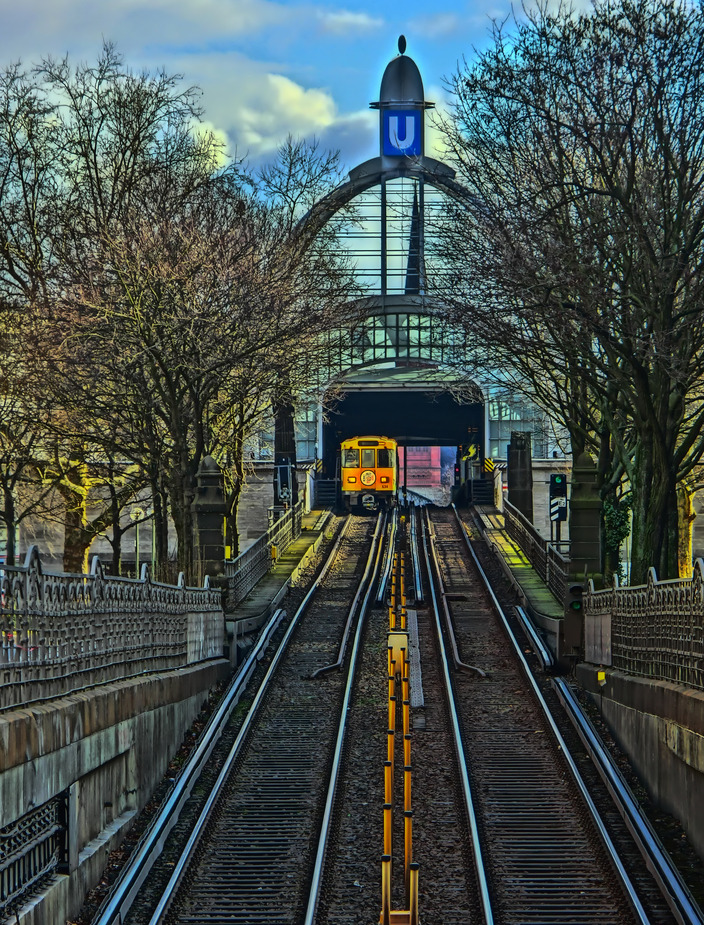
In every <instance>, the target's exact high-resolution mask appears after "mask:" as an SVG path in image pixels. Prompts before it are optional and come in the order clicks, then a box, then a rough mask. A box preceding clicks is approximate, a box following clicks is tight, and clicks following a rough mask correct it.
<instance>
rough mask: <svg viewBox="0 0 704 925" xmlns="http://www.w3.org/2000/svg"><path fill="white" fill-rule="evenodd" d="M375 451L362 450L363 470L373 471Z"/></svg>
mask: <svg viewBox="0 0 704 925" xmlns="http://www.w3.org/2000/svg"><path fill="white" fill-rule="evenodd" d="M375 452H376V451H375V450H367V449H364V450H362V469H373V468H374V453H375Z"/></svg>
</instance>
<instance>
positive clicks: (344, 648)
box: [311, 514, 386, 678]
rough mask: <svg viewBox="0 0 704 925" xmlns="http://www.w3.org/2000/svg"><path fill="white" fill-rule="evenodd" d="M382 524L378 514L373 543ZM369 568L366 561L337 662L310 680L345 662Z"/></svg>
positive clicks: (314, 674) (383, 519)
mask: <svg viewBox="0 0 704 925" xmlns="http://www.w3.org/2000/svg"><path fill="white" fill-rule="evenodd" d="M382 523H383V524H386V517H382V516H381V514H379V515H378V517H377V521H376V528H375V531H374V539H373V542H374V543H375V542H377V533H378V531H379V525H380V524H382ZM370 555H371V553H370ZM369 567H370V560H367V565H366V567H365V570H364V575H363V576H362V579H361V581H360V582H359V586H358V587H357V591H356V593H355V596H354V599H353V601H352V603H351V604H350V609H349V611H348V613H347V622H346V623H345V628H344V630H343V631H342V640H341V642H340V648H339V650H338V653H337V661H335V662H333V663H332V664H330V665H323V667H322V668H318V669H316V670H315V671H314V672H313V674H312V675H311V678H317V677H319V676H320V675H323V674H326V673H327V672H328V671H334V670H335V669H336V668H341V667H342V663H343V662H344V660H345V652H346V651H347V642H348V640H349V637H350V633H351V631H352V626H353V624H354V618H355V615H356V614H357V610H358V604H359V599H360V597H361V596H362V594H363V593H364V590H365V588H366V583H365V579H366V577H367V575H368V574H369Z"/></svg>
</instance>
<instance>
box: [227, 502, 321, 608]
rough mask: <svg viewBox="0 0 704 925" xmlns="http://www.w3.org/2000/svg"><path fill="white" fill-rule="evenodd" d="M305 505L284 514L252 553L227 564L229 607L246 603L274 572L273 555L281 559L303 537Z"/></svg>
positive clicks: (260, 539) (257, 542)
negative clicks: (258, 584)
mask: <svg viewBox="0 0 704 925" xmlns="http://www.w3.org/2000/svg"><path fill="white" fill-rule="evenodd" d="M302 520H303V502H302V501H299V502H298V504H296V505H295V507H293V508H290V509H289V510H288V511H286V512H284V513H283V515H282V516H281V517H279V519H278V520H277V521H275V522H274V523H273V524H272V525H271V526H270V527H269V529H268V530H267V531H266V533H264V534H263V535H262V536H260V537H259V539H258V540H257V541H256V542H255V543H253V544H252V545H251V546H250V547H249V549H245V551H244V552H243V553H242V554H241V555H239V556H238V557H237V558H236V559H231V560H229V561H227V562H225V577H226V579H227V591H228V607H229V608H232V607H234V606H236V605H237V604H239V603H240V601H243V600H244V599H245V598H246V597H247V595H248V594H249V592H250V591H251V590H252V589H253V588H254V586H255V585H256V584H257V582H258V581H259V580H260V578H262V577H263V576H264V575H265V574H266V573H267V572H268V571H269V569H270V568H271V564H272V552H273V551H275V553H276V555H277V556H280V555H281V554H282V553H283V552H285V551H286V549H287V548H288V547H289V546H290V545H291V543H292V542H293V541H294V540H295V539H296V538H297V537H298V536H300V533H301V523H302Z"/></svg>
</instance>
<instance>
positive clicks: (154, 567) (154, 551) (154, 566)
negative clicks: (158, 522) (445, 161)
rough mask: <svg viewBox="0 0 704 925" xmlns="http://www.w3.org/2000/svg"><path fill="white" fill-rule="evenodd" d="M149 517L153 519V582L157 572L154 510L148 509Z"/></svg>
mask: <svg viewBox="0 0 704 925" xmlns="http://www.w3.org/2000/svg"><path fill="white" fill-rule="evenodd" d="M147 517H151V519H152V565H151V569H152V572H151V577H152V581H153V580H154V572H155V570H156V533H155V531H154V508H153V507H150V508H148V509H147Z"/></svg>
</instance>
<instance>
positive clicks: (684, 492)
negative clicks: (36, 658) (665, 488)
mask: <svg viewBox="0 0 704 925" xmlns="http://www.w3.org/2000/svg"><path fill="white" fill-rule="evenodd" d="M677 498H678V501H679V504H678V508H677V513H678V518H679V532H678V540H679V545H678V550H677V552H678V556H677V558H678V566H679V576H680V578H691V577H692V565H693V562H692V524H693V523H694V519H695V517H696V516H697V515H696V512H695V510H694V505H693V504H692V501H693V499H694V493H693V492H692V491H691V490H690V487H689V485H687V484H685V483H682V482H680V485H679V490H678V492H677Z"/></svg>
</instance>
